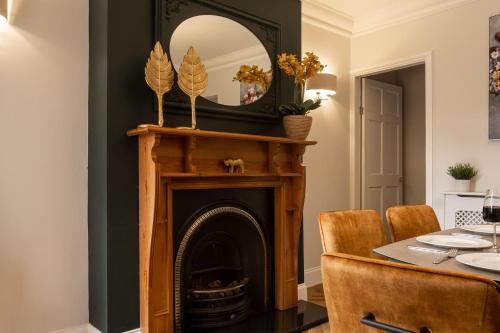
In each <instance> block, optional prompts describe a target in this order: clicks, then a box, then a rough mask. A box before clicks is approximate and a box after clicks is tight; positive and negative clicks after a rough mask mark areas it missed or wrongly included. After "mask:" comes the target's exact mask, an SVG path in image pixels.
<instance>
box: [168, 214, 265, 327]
mask: <svg viewBox="0 0 500 333" xmlns="http://www.w3.org/2000/svg"><path fill="white" fill-rule="evenodd" d="M180 239H181V240H180V243H179V247H178V250H177V255H176V258H175V268H174V269H175V270H174V278H175V283H174V285H175V326H176V331H177V332H181V331H190V330H196V329H200V328H201V329H203V328H215V327H222V326H229V325H234V324H236V323H239V322H241V321H243V320H245V319H246V318H248V316H250V315H251V314H252V313H259V312H263V311H266V310H269V306H270V304H269V302H270V283H271V280H270V274H271V267H270V251H271V250H270V248H269V245H268V244H269V240H268V239H267V237H266V235H265V233H264V231H263V229H262V227H261V225H260V223H259V221H258V220H257V219H256V218H255V217H254V215H253V214H252V212H251V211H250V210H248V209H246V208H244V207H241V206H238V205H228V204H224V205H219V206H211V207H209V208H206V209H204V210H202V211H201V212H200V213H199V214H197V215H196V216H195V217H194V218H193V219H191V221H190V222H189V223H187V227H186V228H185V232H184V233H183V234H182V236H181V238H180Z"/></svg>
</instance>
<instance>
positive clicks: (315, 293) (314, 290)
mask: <svg viewBox="0 0 500 333" xmlns="http://www.w3.org/2000/svg"><path fill="white" fill-rule="evenodd" d="M307 300H308V301H309V302H311V303H315V304H318V305H321V306H326V303H325V294H324V293H323V285H322V284H318V285H317V286H313V287H310V288H308V289H307ZM306 332H307V333H330V325H329V324H328V323H326V324H323V325H320V326H317V327H315V328H312V329H310V330H308V331H306Z"/></svg>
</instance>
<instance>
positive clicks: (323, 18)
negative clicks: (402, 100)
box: [302, 0, 475, 36]
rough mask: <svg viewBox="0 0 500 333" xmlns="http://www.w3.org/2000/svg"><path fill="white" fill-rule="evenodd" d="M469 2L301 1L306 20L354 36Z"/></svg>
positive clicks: (413, 0) (434, 0) (448, 0)
mask: <svg viewBox="0 0 500 333" xmlns="http://www.w3.org/2000/svg"><path fill="white" fill-rule="evenodd" d="M472 1H475V0H302V17H303V19H304V17H305V18H306V22H307V23H311V24H316V25H322V26H323V27H326V28H328V26H330V27H332V28H333V29H336V30H338V32H341V33H342V34H345V35H353V36H356V35H361V34H364V33H367V32H371V31H374V30H379V29H382V28H384V27H388V26H391V25H396V24H400V23H403V22H405V21H410V20H414V19H418V18H421V17H424V16H428V15H432V14H435V13H437V12H440V11H444V10H448V9H451V8H453V7H457V6H461V5H463V4H466V3H469V2H472ZM318 20H319V21H318Z"/></svg>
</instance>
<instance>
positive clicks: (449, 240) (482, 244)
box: [417, 235, 493, 249]
mask: <svg viewBox="0 0 500 333" xmlns="http://www.w3.org/2000/svg"><path fill="white" fill-rule="evenodd" d="M417 241H418V242H420V243H425V244H429V245H434V246H438V247H445V248H448V249H451V248H457V249H486V248H488V247H491V246H492V245H493V244H492V243H491V242H489V241H487V240H484V239H479V238H477V239H476V238H472V237H457V236H449V235H425V236H419V237H417Z"/></svg>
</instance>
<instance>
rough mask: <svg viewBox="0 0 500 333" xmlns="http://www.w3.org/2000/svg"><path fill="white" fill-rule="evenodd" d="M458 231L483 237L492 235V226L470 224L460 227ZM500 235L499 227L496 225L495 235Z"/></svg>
mask: <svg viewBox="0 0 500 333" xmlns="http://www.w3.org/2000/svg"><path fill="white" fill-rule="evenodd" d="M460 229H462V230H467V231H470V232H475V233H478V234H484V235H493V225H492V224H472V225H464V226H461V227H460ZM499 234H500V225H497V235H499Z"/></svg>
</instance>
